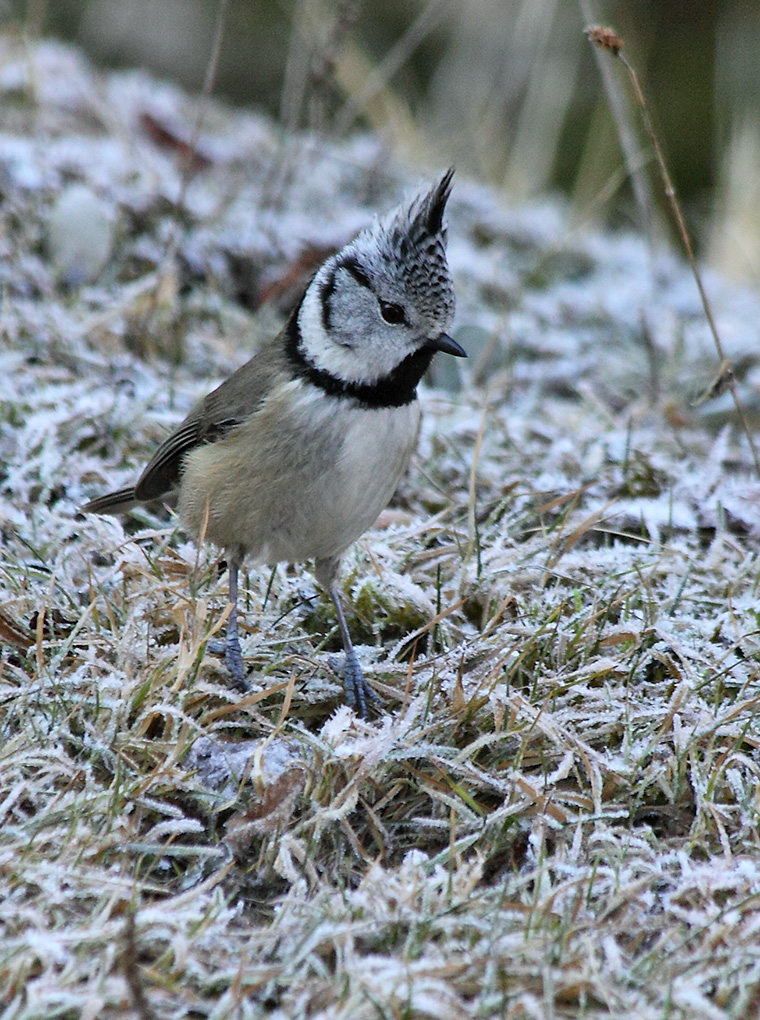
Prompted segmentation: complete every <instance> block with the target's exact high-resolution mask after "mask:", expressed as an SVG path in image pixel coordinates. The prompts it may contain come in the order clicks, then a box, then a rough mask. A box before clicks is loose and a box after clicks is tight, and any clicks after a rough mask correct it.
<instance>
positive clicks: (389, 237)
mask: <svg viewBox="0 0 760 1020" xmlns="http://www.w3.org/2000/svg"><path fill="white" fill-rule="evenodd" d="M453 176H454V168H453V167H451V168H450V169H449V170H447V171H446V173H445V174H444V175H443V176H442V177H441V178H440V179H439V180H438V181H437V182H436V183H435V184H434V185H433V187H432V188H431V189H430V190H429V191H427V192H425V193H423V194H422V195H419V196H418V197H417V198H415V199H413V200H412V202H411V203H410V204H409V205H403V206H401V207H400V208H398V209H397V210H395V211H394V212H392V213H391V214H390V215H389V216H388V217H386V218H385V219H383V220H381V221H380V223H379V225H378V246H379V249H380V254H381V256H383V257H384V258H385V259H386V260H387V262H388V263H389V264H390V265H389V268H390V266H391V265H392V269H393V271H395V272H396V273H398V274H399V275H400V276H401V277H402V279H403V284H404V288H405V289H406V290H407V291H408V293H409V294H410V295H412V296H413V298H414V299H415V302H416V303H417V304H418V307H419V308H420V309H421V310H422V311H424V312H425V313H427V314H428V315H429V316H430V317H431V318H432V319H435V320H437V321H439V322H440V323H441V329H442V330H445V329H448V327H449V324H450V322H451V318H452V316H453V314H454V289H453V287H452V283H451V276H450V274H449V267H448V263H447V261H446V228H445V226H444V222H443V217H444V213H445V210H446V203H447V201H448V198H449V195H450V194H451V181H452V178H453Z"/></svg>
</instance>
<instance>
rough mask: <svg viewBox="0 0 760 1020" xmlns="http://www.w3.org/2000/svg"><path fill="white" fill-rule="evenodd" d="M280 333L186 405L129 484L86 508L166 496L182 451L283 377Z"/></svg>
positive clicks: (246, 413)
mask: <svg viewBox="0 0 760 1020" xmlns="http://www.w3.org/2000/svg"><path fill="white" fill-rule="evenodd" d="M287 377H288V375H287V357H286V354H285V349H284V345H283V343H282V336H278V337H277V339H275V340H274V341H273V342H272V343H271V344H269V345H268V346H267V347H265V348H264V349H263V350H262V351H259V353H258V354H255V355H254V356H253V357H252V358H251V359H250V361H247V362H246V363H245V364H244V365H241V367H240V368H239V369H238V370H237V371H236V372H233V374H232V375H231V376H230V377H229V379H226V380H225V381H224V382H223V383H222V384H221V385H220V386H217V388H216V389H215V390H212V392H211V393H209V394H208V396H206V397H204V399H203V400H201V401H200V402H199V403H198V404H196V405H195V407H194V408H193V409H192V410H191V411H190V413H189V414H188V416H187V417H186V418H185V420H184V421H183V422H182V423H181V424H180V425H179V426H178V427H177V428H176V429H175V430H174V432H172V434H171V435H170V436H168V437H167V438H166V439H165V440H164V442H163V443H162V444H161V445H160V446H159V448H158V449H157V450H156V452H155V453H154V454H153V457H152V458H151V459H150V461H149V463H148V465H147V466H146V468H145V470H144V471H143V473H142V474H141V475H140V477H139V479H138V481H137V484H136V485H135V486H134V487H133V488H127V489H120V490H119V491H118V492H111V493H108V494H107V495H105V496H99V497H97V498H96V499H93V500H90V502H89V503H87V504H85V506H83V507H82V510H83V511H85V512H87V513H106V514H119V513H125V512H126V511H128V510H130V509H131V508H132V507H133V506H135V505H136V504H137V503H148V502H150V501H151V500H156V499H166V498H167V497H168V496H170V495H171V494H172V493H173V492H174V491H175V490H176V489H177V487H178V484H179V480H180V475H181V473H182V461H183V459H184V457H185V455H186V454H187V453H188V452H189V451H190V450H192V449H193V448H194V447H196V446H199V445H200V444H201V443H213V442H215V441H216V440H218V439H221V438H222V437H223V436H225V435H226V434H227V433H228V432H229V431H230V429H232V428H234V427H235V426H236V425H239V424H240V423H241V422H243V421H247V420H248V419H249V418H251V417H252V416H253V415H254V414H255V413H256V409H257V408H258V407H259V405H260V404H261V402H262V401H263V400H264V398H265V397H266V395H267V393H268V392H269V391H270V390H271V388H272V387H273V386H275V385H276V384H277V382H279V381H281V380H283V379H287Z"/></svg>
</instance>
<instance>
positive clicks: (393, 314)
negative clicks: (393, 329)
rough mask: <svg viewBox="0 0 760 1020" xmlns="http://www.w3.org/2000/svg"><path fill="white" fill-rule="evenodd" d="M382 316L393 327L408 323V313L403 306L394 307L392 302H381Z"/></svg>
mask: <svg viewBox="0 0 760 1020" xmlns="http://www.w3.org/2000/svg"><path fill="white" fill-rule="evenodd" d="M380 314H381V315H382V317H383V318H384V319H385V321H386V322H390V323H391V325H393V326H398V325H400V324H401V323H402V322H406V313H405V312H404V309H403V308H402V307H401V305H394V304H393V303H392V302H390V301H381V302H380Z"/></svg>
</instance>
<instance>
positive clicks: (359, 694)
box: [330, 584, 380, 719]
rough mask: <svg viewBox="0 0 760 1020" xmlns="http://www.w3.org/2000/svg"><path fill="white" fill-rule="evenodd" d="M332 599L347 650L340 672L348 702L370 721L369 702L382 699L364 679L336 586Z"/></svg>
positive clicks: (333, 589) (362, 716)
mask: <svg viewBox="0 0 760 1020" xmlns="http://www.w3.org/2000/svg"><path fill="white" fill-rule="evenodd" d="M330 597H331V598H332V600H333V605H334V606H335V613H336V615H337V617H338V626H339V627H340V633H341V636H342V638H343V647H344V648H345V650H346V657H345V659H344V661H343V665H342V666H341V667H340V669H339V671H338V673H339V676H340V678H341V679H342V681H343V686H344V689H345V692H346V701H347V703H348V705H349V706H350V707H351V708H353V709H354V711H355V712H358V714H359V715H360V716H361V718H362V719H368V718H369V712H368V711H367V702H369V701H374V702H376V703H377V702H379V700H380V699H379V698H378V697H377V695H376V694H375V692H374V691H373V690H372V688H371V687H370V686H369V685H368V683H367V681H366V680H365V679H364V674H363V673H362V669H361V666H360V665H359V660H358V659H357V657H356V652H355V651H354V646H353V645H352V643H351V635H350V634H349V633H348V624H347V623H346V617H345V615H344V613H343V606H342V605H341V601H340V600H341V593H340V589H339V588H338V586H337V585H336V584H334V585H333V586H332V587H331V588H330Z"/></svg>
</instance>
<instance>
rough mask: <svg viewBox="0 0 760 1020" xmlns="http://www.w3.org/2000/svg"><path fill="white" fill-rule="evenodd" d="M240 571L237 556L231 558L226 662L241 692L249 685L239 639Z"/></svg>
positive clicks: (225, 648) (225, 647)
mask: <svg viewBox="0 0 760 1020" xmlns="http://www.w3.org/2000/svg"><path fill="white" fill-rule="evenodd" d="M239 569H240V560H239V559H238V557H237V556H236V555H234V556H232V557H231V558H230V566H229V572H230V588H229V602H230V607H231V608H230V615H229V616H228V617H227V640H226V642H225V646H224V661H225V662H226V663H227V669H228V670H229V671H230V673H231V674H232V679H233V680H234V681H235V686H236V687H238V688H239V689H240V690H241V691H247V690H248V684H247V683H246V682H245V671H244V669H243V653H242V652H241V651H240V638H239V637H238V625H237V598H238V570H239Z"/></svg>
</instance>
